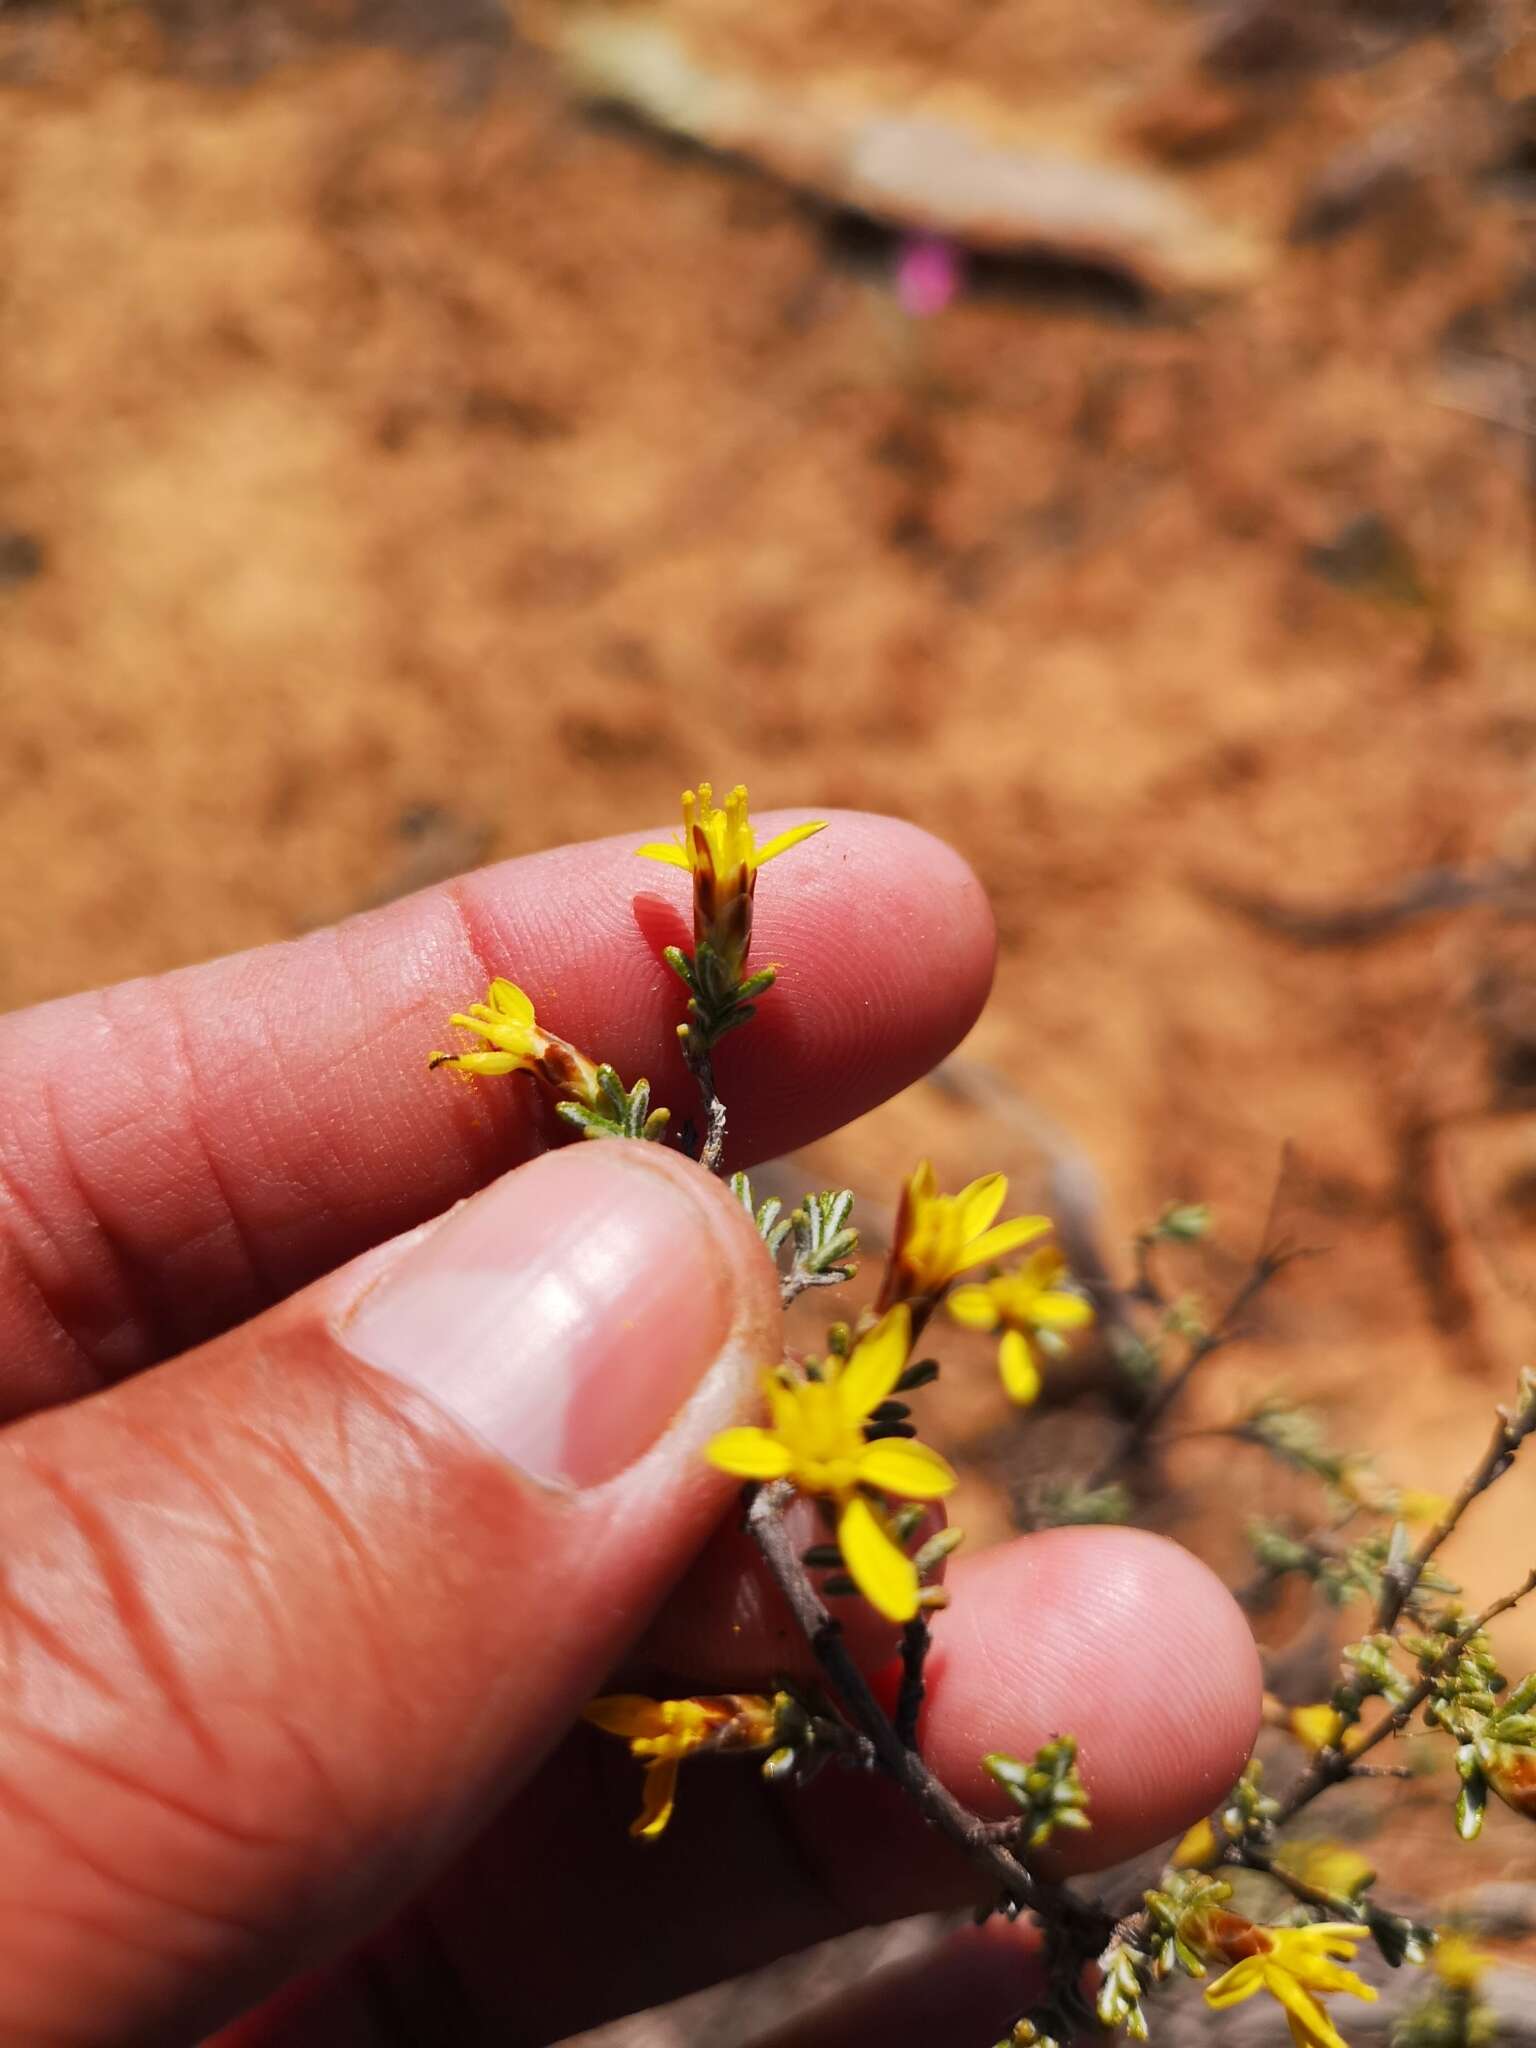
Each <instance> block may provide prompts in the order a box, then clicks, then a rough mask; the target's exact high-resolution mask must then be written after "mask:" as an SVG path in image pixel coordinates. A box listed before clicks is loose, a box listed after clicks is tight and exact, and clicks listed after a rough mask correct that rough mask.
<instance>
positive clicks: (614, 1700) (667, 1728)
mask: <svg viewBox="0 0 1536 2048" xmlns="http://www.w3.org/2000/svg"><path fill="white" fill-rule="evenodd" d="M788 1706H789V1696H788V1694H787V1693H778V1694H776V1695H775V1696H774V1698H772V1699H764V1698H763V1696H762V1695H761V1694H760V1693H737V1692H731V1693H714V1694H710V1695H707V1696H704V1697H700V1698H695V1699H683V1700H653V1699H647V1698H646V1697H644V1695H642V1694H640V1693H608V1694H606V1695H605V1696H604V1697H603V1698H602V1699H598V1700H589V1701H588V1703H587V1705H586V1707H585V1709H584V1710H583V1714H582V1718H583V1720H587V1721H590V1722H591V1723H592V1725H593V1726H594V1727H595V1728H601V1729H603V1731H604V1732H605V1733H606V1734H609V1735H620V1736H622V1737H623V1738H624V1740H625V1741H626V1742H627V1743H628V1744H629V1753H630V1755H631V1756H633V1757H636V1758H638V1760H639V1761H640V1762H641V1763H643V1764H644V1765H645V1793H644V1797H643V1799H642V1801H641V1806H640V1811H639V1813H638V1815H637V1816H636V1818H635V1820H634V1823H633V1825H632V1826H631V1828H630V1833H631V1834H632V1835H637V1836H639V1837H640V1838H641V1839H642V1840H644V1841H654V1840H655V1839H656V1837H657V1836H658V1835H659V1834H660V1833H661V1832H662V1830H663V1829H664V1828H665V1827H666V1825H667V1823H668V1821H669V1820H671V1818H672V1809H673V1806H674V1804H675V1803H676V1799H677V1771H678V1766H679V1765H680V1764H681V1763H682V1762H683V1760H684V1759H685V1758H686V1757H693V1756H704V1755H708V1754H714V1755H717V1756H718V1755H723V1754H725V1753H727V1752H734V1753H735V1754H737V1755H740V1754H742V1753H743V1752H749V1751H752V1750H764V1749H767V1750H771V1749H773V1748H774V1747H775V1745H776V1744H777V1743H778V1740H779V1731H780V1724H781V1718H782V1716H783V1714H784V1712H785V1710H786V1708H787V1707H788Z"/></svg>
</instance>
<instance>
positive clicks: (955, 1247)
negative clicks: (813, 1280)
mask: <svg viewBox="0 0 1536 2048" xmlns="http://www.w3.org/2000/svg"><path fill="white" fill-rule="evenodd" d="M1007 1199H1008V1183H1007V1181H1006V1180H1005V1179H1004V1177H1003V1176H1002V1174H1000V1173H988V1174H983V1175H982V1177H981V1179H980V1180H973V1181H972V1182H971V1184H970V1186H969V1187H964V1188H962V1189H961V1190H960V1192H959V1194H958V1195H941V1194H940V1193H939V1191H938V1184H937V1182H936V1180H935V1179H934V1172H933V1168H932V1167H931V1166H930V1165H929V1163H928V1161H927V1160H926V1159H925V1160H923V1161H922V1163H921V1164H920V1165H919V1166H918V1167H917V1169H916V1170H915V1172H914V1173H913V1174H912V1177H911V1178H910V1179H909V1180H908V1182H907V1183H906V1185H905V1187H903V1189H902V1191H901V1206H900V1207H899V1208H898V1210H897V1212H896V1235H895V1240H894V1242H893V1244H892V1246H891V1256H890V1259H889V1261H888V1262H887V1264H886V1269H885V1279H884V1281H883V1282H882V1283H881V1288H880V1303H879V1305H880V1307H881V1308H889V1307H890V1306H891V1304H892V1303H893V1302H897V1301H916V1300H922V1299H924V1298H928V1299H933V1298H935V1297H937V1296H938V1295H940V1294H942V1293H943V1292H944V1289H945V1288H946V1287H947V1286H948V1285H949V1283H950V1281H951V1280H954V1279H956V1278H958V1276H959V1275H960V1274H961V1273H969V1272H971V1271H972V1270H973V1268H975V1267H977V1266H985V1265H987V1264H988V1263H989V1262H990V1261H991V1260H993V1259H1002V1258H1006V1257H1007V1255H1008V1254H1009V1252H1015V1251H1017V1250H1018V1249H1019V1247H1020V1245H1024V1244H1028V1243H1029V1242H1030V1241H1031V1239H1033V1238H1036V1237H1043V1236H1044V1235H1045V1233H1046V1232H1047V1231H1048V1230H1049V1229H1050V1227H1051V1225H1050V1219H1049V1218H1048V1217H1046V1216H1016V1217H1015V1218H1014V1220H1013V1221H1012V1222H1011V1223H998V1222H997V1221H996V1218H997V1212H998V1210H999V1209H1001V1207H1002V1206H1003V1203H1004V1202H1005V1201H1006V1200H1007Z"/></svg>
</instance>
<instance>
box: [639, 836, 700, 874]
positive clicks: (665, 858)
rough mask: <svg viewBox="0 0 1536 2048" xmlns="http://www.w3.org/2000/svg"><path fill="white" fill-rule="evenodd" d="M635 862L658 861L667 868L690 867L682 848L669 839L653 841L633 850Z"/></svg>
mask: <svg viewBox="0 0 1536 2048" xmlns="http://www.w3.org/2000/svg"><path fill="white" fill-rule="evenodd" d="M635 858H636V859H637V860H659V861H662V862H663V863H664V864H665V865H666V866H667V867H669V868H687V867H690V866H691V865H692V863H691V862H690V860H689V858H688V856H687V854H686V853H685V852H684V851H683V849H682V847H680V846H678V845H676V844H675V843H674V842H673V841H672V840H670V839H653V840H651V841H650V843H649V844H648V845H646V846H637V847H636V848H635Z"/></svg>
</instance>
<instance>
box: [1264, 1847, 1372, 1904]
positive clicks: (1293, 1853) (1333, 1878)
mask: <svg viewBox="0 0 1536 2048" xmlns="http://www.w3.org/2000/svg"><path fill="white" fill-rule="evenodd" d="M1275 1867H1276V1869H1277V1870H1284V1871H1286V1872H1287V1873H1288V1874H1289V1875H1290V1876H1292V1877H1299V1878H1300V1879H1301V1881H1302V1882H1303V1883H1304V1884H1309V1885H1311V1886H1312V1887H1313V1889H1314V1890H1315V1891H1322V1892H1332V1894H1333V1895H1334V1897H1335V1898H1343V1899H1353V1898H1354V1897H1355V1896H1356V1894H1357V1893H1359V1892H1363V1891H1364V1890H1365V1888H1366V1886H1367V1885H1368V1884H1372V1883H1374V1881H1375V1877H1376V1872H1375V1870H1374V1869H1373V1867H1372V1866H1371V1864H1369V1863H1368V1862H1367V1861H1366V1859H1365V1857H1363V1856H1362V1855H1361V1854H1360V1852H1359V1850H1358V1849H1350V1848H1347V1847H1346V1846H1345V1845H1344V1843H1342V1842H1329V1841H1325V1840H1323V1839H1321V1838H1314V1839H1312V1840H1310V1841H1305V1840H1304V1841H1292V1842H1282V1844H1281V1845H1280V1847H1279V1849H1277V1850H1276V1852H1275Z"/></svg>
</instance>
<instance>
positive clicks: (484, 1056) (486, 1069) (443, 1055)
mask: <svg viewBox="0 0 1536 2048" xmlns="http://www.w3.org/2000/svg"><path fill="white" fill-rule="evenodd" d="M527 1064H528V1062H527V1061H526V1060H521V1059H519V1058H518V1056H517V1054H516V1053H512V1052H435V1053H433V1055H432V1057H431V1059H430V1060H428V1062H427V1065H428V1066H429V1067H456V1068H457V1069H458V1071H459V1072H460V1073H461V1074H515V1073H516V1072H517V1070H518V1068H519V1067H525V1066H527Z"/></svg>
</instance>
